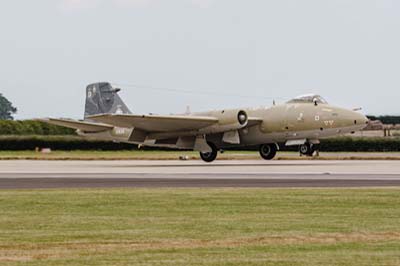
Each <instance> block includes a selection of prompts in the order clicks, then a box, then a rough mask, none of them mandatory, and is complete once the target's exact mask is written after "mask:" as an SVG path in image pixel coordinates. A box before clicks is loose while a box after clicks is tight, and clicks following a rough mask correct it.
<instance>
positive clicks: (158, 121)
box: [88, 114, 218, 132]
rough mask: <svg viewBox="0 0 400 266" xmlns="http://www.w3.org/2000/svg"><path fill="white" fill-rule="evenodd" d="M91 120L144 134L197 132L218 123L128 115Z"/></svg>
mask: <svg viewBox="0 0 400 266" xmlns="http://www.w3.org/2000/svg"><path fill="white" fill-rule="evenodd" d="M88 118H89V119H91V120H94V121H98V122H102V123H106V124H110V125H113V126H116V127H125V128H133V127H134V128H137V129H141V130H143V131H146V132H175V131H181V130H182V131H183V130H198V129H201V128H204V127H207V126H210V125H213V124H216V123H218V119H217V118H213V117H202V116H189V115H188V116H183V115H166V116H162V115H130V114H102V115H94V116H90V117H88Z"/></svg>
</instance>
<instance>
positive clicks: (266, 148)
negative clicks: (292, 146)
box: [260, 143, 278, 160]
mask: <svg viewBox="0 0 400 266" xmlns="http://www.w3.org/2000/svg"><path fill="white" fill-rule="evenodd" d="M277 150H278V149H277V147H276V144H273V143H272V144H263V145H260V155H261V157H262V158H263V159H264V160H272V159H273V158H274V157H275V155H276V151H277Z"/></svg>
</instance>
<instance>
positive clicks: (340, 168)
mask: <svg viewBox="0 0 400 266" xmlns="http://www.w3.org/2000/svg"><path fill="white" fill-rule="evenodd" d="M384 186H390V187H397V186H400V163H399V162H398V161H364V160H363V161H316V160H315V161H262V160H257V161H256V160H255V161H216V162H214V163H211V164H206V163H203V162H201V161H0V189H42V188H121V187H144V188H165V187H170V188H173V187H199V188H202V187H204V188H207V187H254V188H256V187H271V188H272V187H274V188H276V187H282V188H292V187H293V188H295V187H384Z"/></svg>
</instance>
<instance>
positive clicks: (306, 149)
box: [299, 143, 315, 156]
mask: <svg viewBox="0 0 400 266" xmlns="http://www.w3.org/2000/svg"><path fill="white" fill-rule="evenodd" d="M299 150H300V154H302V155H306V156H312V155H313V154H314V151H315V149H314V145H312V144H310V143H304V144H303V145H300V148H299Z"/></svg>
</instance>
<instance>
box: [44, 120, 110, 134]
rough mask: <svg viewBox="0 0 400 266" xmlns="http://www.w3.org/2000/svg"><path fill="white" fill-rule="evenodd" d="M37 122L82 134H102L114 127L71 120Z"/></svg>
mask: <svg viewBox="0 0 400 266" xmlns="http://www.w3.org/2000/svg"><path fill="white" fill-rule="evenodd" d="M37 121H41V122H45V123H48V124H52V125H57V126H62V127H68V128H72V129H79V130H81V131H84V132H102V131H106V130H111V129H113V128H114V127H113V126H111V125H107V124H103V123H93V122H87V121H78V120H72V119H54V118H48V119H38V120H37Z"/></svg>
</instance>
